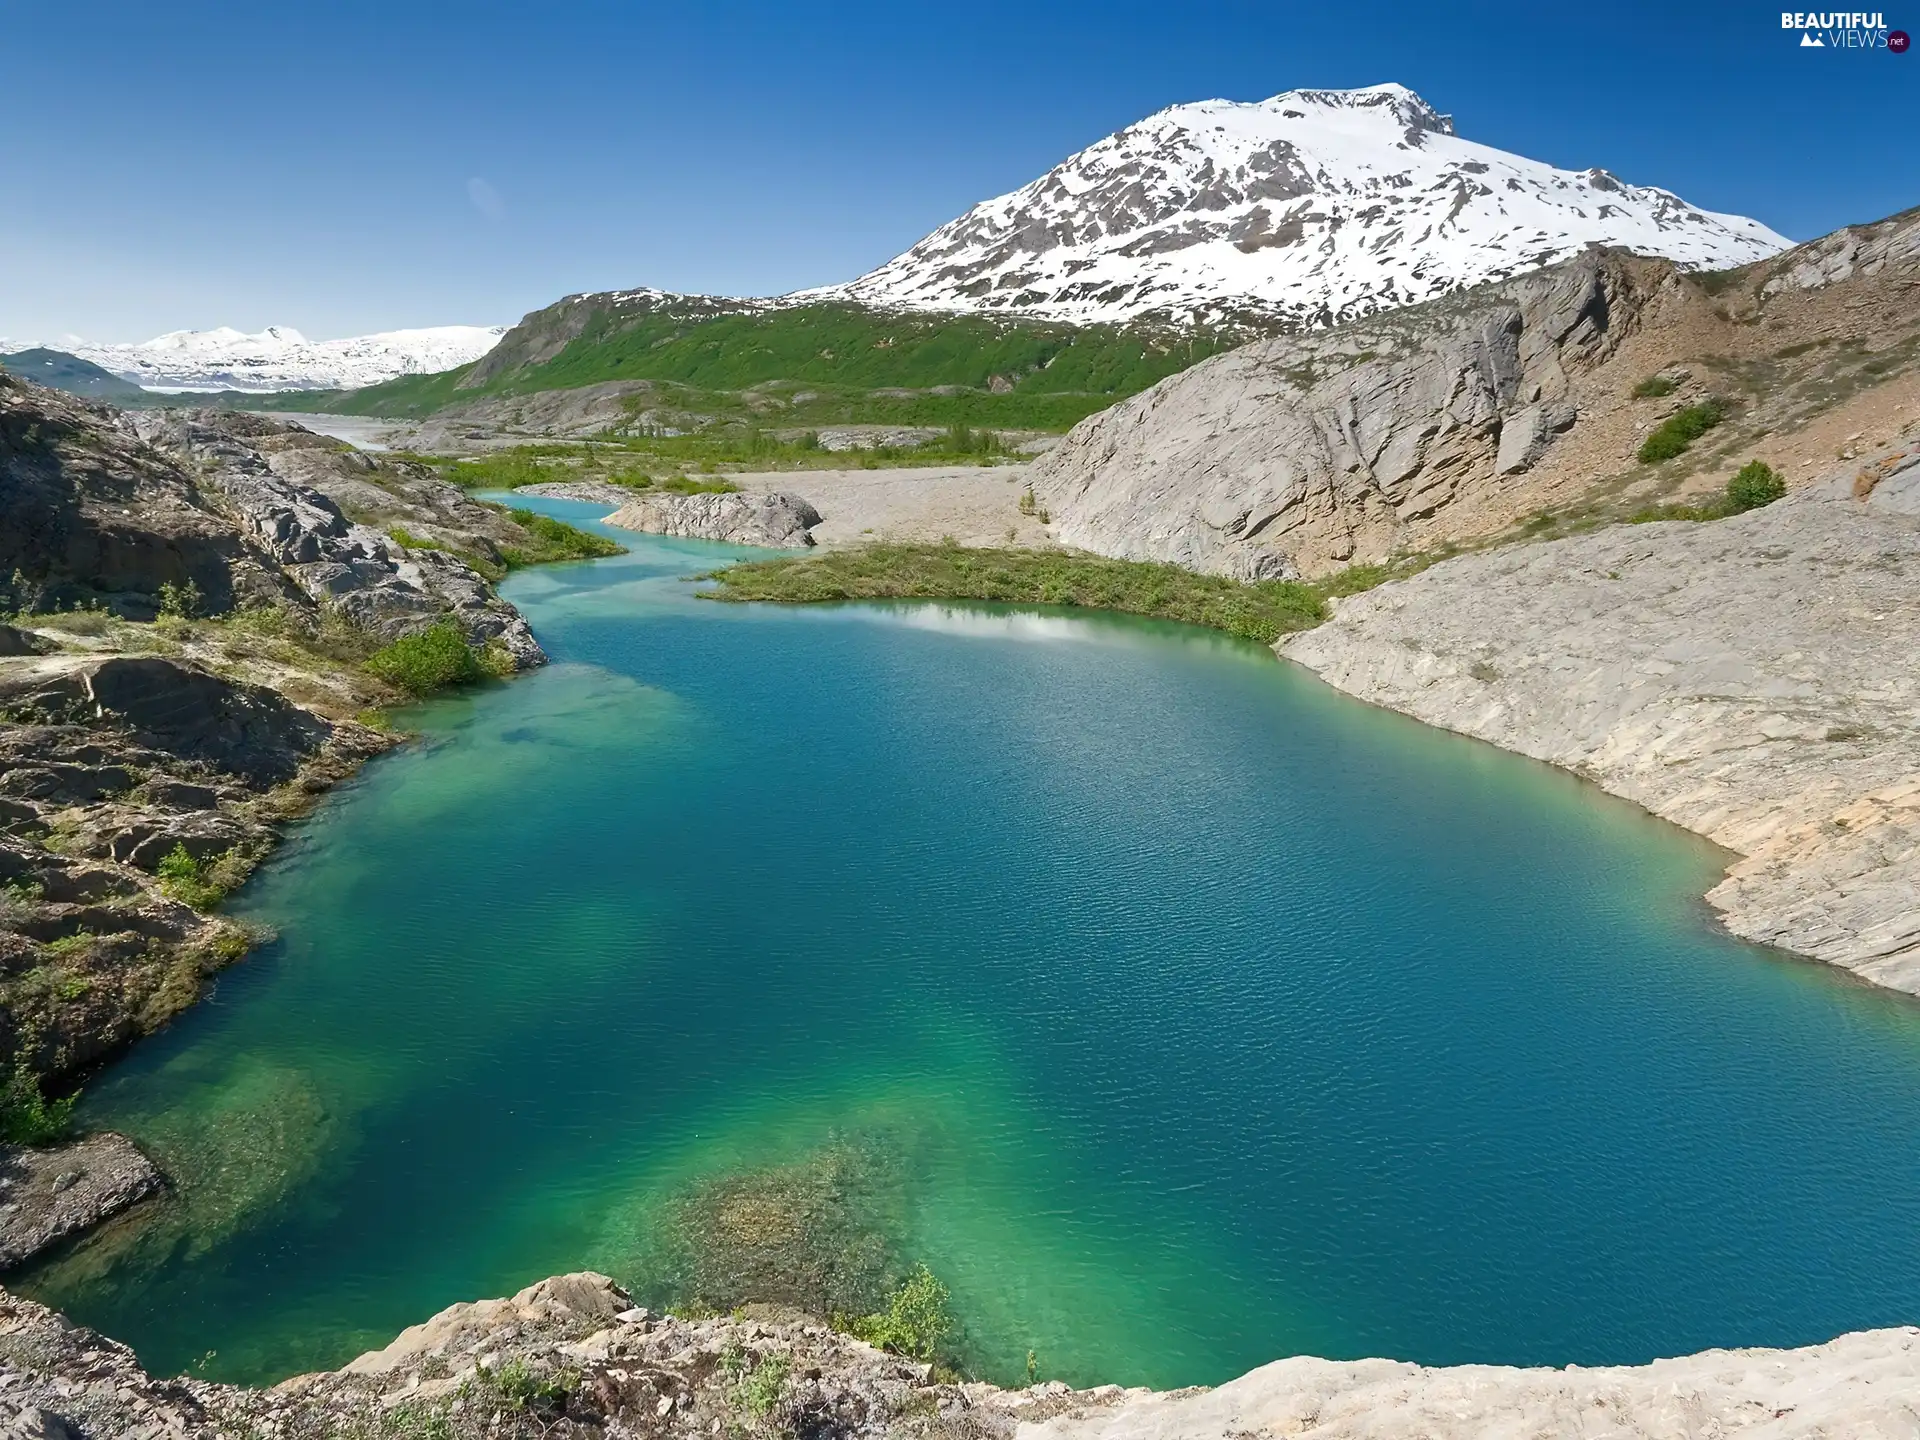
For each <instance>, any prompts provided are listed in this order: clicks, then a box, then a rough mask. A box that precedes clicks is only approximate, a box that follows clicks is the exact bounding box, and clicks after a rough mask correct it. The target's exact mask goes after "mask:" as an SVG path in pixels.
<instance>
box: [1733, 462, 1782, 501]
mask: <svg viewBox="0 0 1920 1440" xmlns="http://www.w3.org/2000/svg"><path fill="white" fill-rule="evenodd" d="M1786 493H1787V482H1786V481H1784V480H1782V479H1781V478H1780V476H1779V473H1778V472H1777V471H1775V470H1774V468H1773V467H1772V466H1771V465H1769V464H1767V463H1766V462H1765V461H1764V460H1749V461H1748V462H1747V463H1746V464H1744V465H1742V466H1741V467H1740V469H1739V471H1738V472H1737V473H1736V474H1735V475H1734V477H1733V478H1732V479H1731V480H1729V481H1727V504H1728V505H1729V506H1730V507H1731V508H1732V509H1733V512H1734V513H1735V514H1738V513H1740V512H1741V511H1743V510H1758V509H1759V508H1760V507H1761V506H1762V505H1771V504H1772V503H1773V502H1774V501H1776V500H1778V499H1779V498H1780V497H1781V496H1782V495H1784V494H1786Z"/></svg>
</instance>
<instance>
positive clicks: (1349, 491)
mask: <svg viewBox="0 0 1920 1440" xmlns="http://www.w3.org/2000/svg"><path fill="white" fill-rule="evenodd" d="M1668 282H1669V276H1668V273H1667V272H1666V271H1664V269H1663V268H1662V267H1657V266H1652V265H1649V264H1647V263H1645V262H1638V261H1634V260H1632V259H1631V258H1629V257H1620V256H1613V255H1608V256H1588V257H1584V258H1582V259H1580V260H1576V261H1572V262H1570V263H1568V264H1566V265H1562V266H1558V267H1556V268H1554V269H1552V270H1549V271H1544V272H1541V273H1540V274H1538V275H1533V276H1529V277H1527V278H1525V279H1522V280H1517V281H1512V282H1509V283H1508V284H1506V285H1503V286H1498V287H1495V288H1493V289H1491V290H1488V291H1483V292H1478V293H1476V294H1474V295H1471V296H1462V297H1455V298H1453V299H1450V300H1446V301H1441V302H1436V303H1435V304H1433V305H1429V306H1424V307H1422V308H1421V309H1420V310H1419V311H1417V312H1404V313H1402V314H1398V315H1389V316H1381V317H1377V318H1375V319H1373V320H1369V321H1364V322H1361V323H1359V324H1355V325H1349V326H1345V327H1343V328H1342V329H1340V330H1339V331H1337V332H1331V333H1324V334H1321V333H1316V334H1310V335H1301V336H1291V337H1284V338H1280V339H1275V340H1270V341H1264V342H1261V343H1258V344H1254V345H1249V346H1245V347H1243V348H1242V349H1239V350H1235V351H1231V352H1229V353H1227V354H1224V355H1216V356H1214V357H1213V358H1211V359H1209V360H1205V361H1202V362H1201V363H1200V364H1198V365H1196V366H1194V367H1193V368H1192V369H1191V370H1187V371H1185V372H1183V373H1181V374H1179V375H1176V376H1173V377H1171V378H1169V379H1167V380H1163V381H1161V382H1160V383H1159V384H1158V385H1155V386H1154V387H1153V388H1152V389H1149V390H1147V391H1145V392H1143V393H1142V394H1140V395H1137V396H1134V397H1133V398H1132V399H1130V400H1126V401H1123V402H1121V403H1120V404H1118V405H1116V406H1114V407H1113V408H1112V409H1111V410H1107V411H1103V412H1102V413H1101V414H1099V415H1095V416H1092V417H1090V418H1089V419H1087V420H1083V421H1082V422H1081V423H1080V424H1079V425H1077V426H1075V427H1074V429H1073V431H1072V433H1071V434H1069V435H1068V436H1067V438H1066V439H1065V440H1064V441H1063V442H1062V443H1061V444H1059V445H1057V446H1055V447H1054V448H1053V449H1052V450H1050V451H1048V452H1047V454H1045V455H1043V456H1041V457H1040V458H1039V459H1038V460H1036V461H1035V462H1034V465H1033V469H1032V471H1031V472H1030V475H1031V479H1032V483H1033V489H1034V493H1035V495H1036V496H1038V497H1039V498H1040V499H1041V501H1042V502H1043V503H1044V504H1045V505H1046V507H1047V508H1048V509H1049V510H1050V511H1051V512H1052V514H1053V518H1054V522H1055V526H1056V534H1057V536H1058V538H1059V539H1060V540H1061V541H1063V542H1064V543H1066V544H1068V545H1076V546H1080V547H1083V548H1085V549H1089V550H1095V551H1098V552H1099V553H1101V554H1103V555H1116V556H1120V557H1123V558H1126V559H1135V560H1168V561H1172V562H1174V563H1176V564H1180V565H1186V566H1190V567H1192V568H1193V569H1196V570H1201V571H1205V572H1208V573H1212V574H1223V575H1233V576H1237V577H1240V578H1247V579H1252V578H1264V577H1269V576H1276V575H1291V574H1307V575H1313V574H1320V573H1324V572H1326V571H1328V570H1331V569H1335V568H1338V567H1339V566H1341V565H1343V564H1346V563H1349V562H1353V561H1369V560H1379V559H1382V558H1384V557H1385V556H1387V555H1388V554H1390V553H1392V552H1393V550H1394V549H1395V548H1397V547H1398V545H1399V544H1400V542H1401V538H1402V535H1403V533H1404V532H1405V530H1406V527H1407V526H1408V525H1409V524H1410V523H1413V522H1416V521H1424V520H1430V519H1431V518H1432V517H1433V516H1435V515H1436V514H1437V513H1439V512H1442V511H1444V510H1445V509H1446V507H1448V506H1449V505H1451V504H1453V503H1454V502H1455V501H1456V500H1457V499H1458V498H1460V497H1461V496H1462V494H1463V492H1465V491H1468V490H1475V489H1478V490H1484V489H1486V488H1487V487H1490V486H1494V485H1497V484H1499V483H1501V481H1502V480H1503V479H1505V478H1508V477H1512V476H1515V475H1519V474H1522V473H1524V472H1525V471H1527V470H1528V469H1530V468H1531V467H1532V466H1533V465H1534V464H1535V463H1536V462H1537V461H1538V460H1539V458H1540V457H1541V456H1542V455H1544V454H1545V453H1546V452H1547V450H1548V449H1549V448H1550V447H1551V446H1552V444H1553V443H1554V441H1555V440H1556V439H1557V438H1558V436H1559V435H1560V434H1562V433H1563V432H1565V431H1566V430H1567V429H1569V428H1570V427H1571V426H1572V424H1573V422H1574V418H1575V412H1574V409H1573V407H1572V406H1571V405H1570V404H1568V403H1567V399H1566V397H1567V393H1568V388H1569V382H1570V378H1571V377H1572V376H1574V375H1576V374H1578V373H1580V372H1582V371H1584V370H1586V369H1589V368H1591V367H1592V366H1594V365H1596V364H1598V363H1599V362H1601V361H1602V360H1604V359H1605V358H1606V357H1607V356H1608V355H1610V354H1611V353H1612V352H1613V350H1614V349H1615V347H1617V346H1618V345H1619V343H1620V342H1621V340H1622V338H1623V337H1624V336H1625V335H1627V334H1631V333H1632V331H1633V329H1634V328H1635V326H1636V324H1637V321H1638V316H1639V314H1640V312H1641V310H1642V309H1643V308H1644V307H1645V306H1646V305H1647V304H1648V303H1650V301H1651V299H1652V297H1653V295H1654V294H1655V293H1656V292H1657V291H1658V290H1659V288H1660V287H1661V286H1662V285H1663V284H1665V283H1668Z"/></svg>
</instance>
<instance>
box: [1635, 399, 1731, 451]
mask: <svg viewBox="0 0 1920 1440" xmlns="http://www.w3.org/2000/svg"><path fill="white" fill-rule="evenodd" d="M1726 418H1727V415H1726V411H1725V410H1724V409H1723V408H1722V407H1721V405H1720V402H1719V401H1718V400H1706V401H1702V402H1701V403H1700V404H1698V405H1682V406H1681V407H1680V408H1679V409H1678V410H1676V411H1674V412H1673V414H1671V415H1669V416H1668V417H1667V418H1666V419H1665V420H1663V421H1661V422H1660V425H1659V427H1658V428H1657V429H1655V430H1654V432H1653V433H1652V434H1651V435H1649V436H1647V438H1646V439H1645V440H1643V441H1641V442H1640V449H1639V452H1638V454H1639V459H1640V463H1641V464H1642V465H1657V464H1659V463H1660V462H1661V461H1662V460H1671V459H1673V458H1674V457H1675V456H1676V455H1684V454H1685V453H1686V451H1687V449H1688V447H1689V446H1691V445H1692V444H1693V442H1694V441H1696V440H1698V439H1699V438H1700V437H1701V436H1702V435H1704V434H1706V433H1707V432H1708V431H1709V430H1711V429H1713V427H1714V426H1716V425H1718V424H1719V423H1720V422H1721V421H1722V420H1724V419H1726Z"/></svg>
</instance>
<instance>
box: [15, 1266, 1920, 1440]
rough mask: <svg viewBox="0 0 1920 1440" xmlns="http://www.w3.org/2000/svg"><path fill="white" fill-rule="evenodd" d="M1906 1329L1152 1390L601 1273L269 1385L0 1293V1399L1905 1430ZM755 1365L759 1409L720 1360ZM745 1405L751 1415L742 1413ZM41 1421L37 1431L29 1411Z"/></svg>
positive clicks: (118, 1419)
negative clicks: (686, 1311) (169, 1361)
mask: <svg viewBox="0 0 1920 1440" xmlns="http://www.w3.org/2000/svg"><path fill="white" fill-rule="evenodd" d="M1917 1362H1920V1329H1914V1328H1911V1327H1909V1328H1904V1329H1889V1330H1867V1331H1860V1332H1858V1333H1855V1334H1851V1335H1843V1336H1841V1337H1840V1338H1839V1339H1837V1340H1832V1341H1829V1342H1828V1343H1826V1344H1823V1345H1812V1346H1808V1347H1806V1348H1804V1349H1797V1350H1709V1351H1705V1352H1703V1353H1701V1354H1698V1355H1689V1356H1685V1357H1682V1358H1679V1359H1672V1360H1657V1361H1655V1362H1653V1363H1652V1364H1650V1365H1638V1366H1613V1367H1607V1368H1599V1369H1582V1368H1580V1367H1577V1366H1569V1367H1567V1368H1566V1369H1564V1370H1553V1369H1528V1370H1523V1369H1515V1368H1512V1367H1507V1366H1500V1365H1462V1366H1454V1367H1438V1368H1428V1367H1425V1366H1419V1365H1409V1364H1404V1363H1401V1362H1397V1361H1392V1360H1358V1361H1329V1360H1316V1359H1312V1358H1307V1357H1300V1358H1296V1359H1289V1360H1281V1361H1277V1362H1275V1363H1274V1364H1271V1365H1267V1366H1263V1367H1262V1368H1260V1369H1258V1370H1254V1371H1252V1372H1250V1373H1249V1374H1247V1375H1244V1376H1242V1377H1240V1378H1239V1379H1237V1380H1233V1381H1230V1382H1229V1383H1227V1384H1225V1385H1222V1386H1220V1387H1219V1388H1217V1389H1192V1390H1179V1391H1172V1392H1168V1393H1164V1394H1156V1393H1154V1392H1152V1391H1147V1390H1123V1389H1121V1388H1120V1387H1119V1386H1117V1385H1104V1386H1099V1387H1097V1388H1094V1389H1089V1390H1075V1389H1072V1388H1071V1387H1069V1386H1067V1385H1065V1384H1063V1383H1061V1382H1059V1381H1048V1382H1045V1383H1042V1384H1038V1385H1033V1386H1029V1387H1027V1388H1026V1389H1022V1390H1006V1389H1002V1388H1000V1387H999V1386H996V1385H990V1384H986V1383H984V1382H979V1381H973V1382H956V1381H954V1380H952V1379H951V1378H941V1377H940V1376H939V1375H937V1374H936V1373H934V1372H933V1369H932V1367H931V1366H929V1365H926V1364H923V1363H921V1362H919V1361H915V1360H909V1359H903V1358H901V1357H899V1356H896V1355H890V1354H884V1353H882V1352H881V1351H878V1350H875V1349H873V1348H872V1347H871V1346H868V1345H866V1344H863V1343H862V1342H860V1341H858V1340H855V1339H853V1338H852V1337H851V1336H848V1335H844V1334H841V1333H839V1332H836V1331H834V1330H832V1329H830V1328H829V1327H828V1326H826V1325H825V1324H823V1323H821V1322H820V1321H819V1320H817V1319H814V1318H812V1317H809V1316H806V1315H803V1314H800V1313H798V1312H795V1311H790V1310H784V1309H781V1308H779V1307H775V1306H748V1307H746V1309H745V1310H744V1311H743V1312H739V1313H737V1314H736V1315H734V1316H732V1317H716V1318H713V1319H708V1320H683V1319H678V1318H675V1317H673V1316H666V1315H654V1314H651V1313H649V1312H648V1311H646V1310H644V1309H640V1308H637V1307H635V1306H634V1305H633V1302H632V1299H631V1297H630V1296H628V1294H627V1293H626V1292H625V1291H623V1290H621V1289H620V1288H619V1287H618V1286H617V1285H615V1284H614V1283H613V1282H612V1281H610V1280H609V1279H607V1277H606V1276H604V1275H595V1274H591V1273H584V1274H577V1275H560V1276H555V1277H554V1278H553V1279H550V1280H542V1281H541V1282H539V1283H538V1284H536V1285H530V1286H528V1287H527V1288H526V1289H525V1290H522V1291H521V1292H520V1293H519V1294H517V1295H514V1296H512V1297H511V1298H508V1299H502V1300H481V1301H475V1302H472V1303H468V1304H460V1305H452V1306H449V1307H448V1308H447V1309H445V1310H443V1311H441V1312H440V1313H439V1314H438V1315H435V1316H433V1317H432V1318H431V1319H429V1320H426V1321H423V1322H422V1323H420V1324H418V1325H415V1326H413V1327H412V1328H411V1329H409V1330H407V1331H406V1332H404V1333H403V1334H402V1335H400V1336H399V1337H398V1338H397V1339H396V1340H394V1341H393V1343H392V1344H390V1345H387V1346H386V1347H384V1348H383V1349H380V1350H375V1351H370V1352H369V1353H367V1354H365V1355H362V1356H361V1357H360V1358H359V1359H357V1360H355V1361H353V1362H352V1363H351V1364H349V1365H347V1366H345V1367H344V1368H342V1369H340V1370H335V1371H331V1372H322V1373H319V1374H312V1375H302V1376H298V1377H296V1378H294V1379H292V1380H288V1381H285V1382H283V1383H282V1384H280V1385H277V1386H275V1387H274V1388H273V1389H271V1390H248V1389H243V1388H240V1387H237V1386H230V1385H218V1384H212V1383H209V1382H207V1381H203V1380H195V1379H192V1378H190V1377H185V1376H183V1377H181V1378H179V1379H175V1380H156V1379H154V1378H152V1377H149V1376H148V1375H147V1374H146V1373H145V1372H144V1371H142V1369H141V1368H140V1365H139V1362H138V1361H137V1360H136V1359H135V1358H134V1356H133V1354H132V1352H130V1351H128V1350H127V1349H126V1348H125V1347H124V1346H121V1345H117V1344H115V1343H114V1342H113V1341H111V1340H107V1339H103V1338H102V1337H100V1336H98V1335H95V1334H94V1333H92V1332H91V1331H88V1330H83V1329H80V1328H79V1327H77V1326H74V1325H72V1324H70V1323H69V1322H68V1321H66V1320H65V1319H63V1318H62V1317H61V1316H59V1315H57V1314H55V1313H54V1312H52V1311H50V1310H48V1309H46V1308H45V1307H43V1306H40V1305H36V1304H34V1303H32V1302H31V1301H27V1300H23V1299H20V1298H19V1297H17V1296H12V1295H8V1294H6V1293H5V1292H0V1397H4V1401H3V1403H4V1404H5V1405H6V1406H7V1407H9V1411H7V1412H0V1424H5V1423H7V1422H6V1420H5V1419H4V1416H5V1414H7V1413H12V1414H14V1415H17V1416H19V1417H20V1418H19V1419H17V1420H15V1421H13V1422H12V1423H13V1424H14V1425H15V1427H16V1429H18V1430H19V1431H20V1433H22V1434H37V1435H53V1436H61V1435H69V1434H85V1435H86V1436H88V1437H90V1440H132V1437H135V1436H139V1437H149V1436H159V1435H185V1436H193V1437H201V1436H205V1437H216V1436H228V1435H251V1434H266V1435H355V1434H363V1433H372V1434H394V1433H406V1434H413V1433H425V1434H436V1435H444V1436H447V1437H449V1440H469V1437H472V1440H478V1437H482V1436H498V1435H534V1434H539V1435H576V1436H585V1435H605V1436H645V1437H649V1440H711V1437H712V1436H714V1435H717V1434H723V1433H740V1432H745V1431H749V1430H750V1431H752V1432H753V1433H763V1434H791V1435H804V1436H809V1437H812V1440H855V1437H860V1440H893V1437H899V1440H909V1437H917V1440H926V1437H928V1436H953V1435H962V1436H968V1437H972V1440H1267V1437H1278V1436H1283V1435H1299V1436H1309V1437H1315V1440H1488V1437H1509V1436H1511V1437H1515V1440H1519V1437H1527V1440H1533V1437H1544V1436H1562V1435H1566V1436H1572V1435H1591V1436H1602V1435H1604V1436H1608V1437H1612V1440H1680V1437H1692V1436H1709V1435H1713V1436H1734V1435H1738V1436H1747V1437H1752V1440H1790V1437H1808V1440H1812V1437H1822V1440H1830V1437H1838V1436H1848V1437H1859V1440H1873V1437H1887V1440H1891V1437H1894V1436H1908V1435H1911V1434H1912V1420H1913V1409H1912V1389H1913V1374H1914V1367H1915V1364H1916V1363H1917ZM509 1363H513V1364H515V1365H517V1366H519V1367H523V1373H524V1374H525V1375H526V1376H528V1377H529V1378H531V1379H533V1380H535V1381H538V1382H543V1386H550V1387H551V1388H542V1389H541V1390H540V1391H539V1392H538V1393H537V1394H533V1395H520V1396H518V1398H513V1397H504V1396H503V1397H500V1398H499V1399H495V1398H493V1397H492V1395H491V1392H490V1389H489V1387H488V1386H487V1385H485V1384H484V1383H480V1384H476V1383H474V1382H475V1381H476V1379H483V1378H484V1377H482V1375H481V1371H482V1367H486V1368H487V1369H489V1370H492V1371H494V1372H496V1373H497V1372H499V1371H501V1370H502V1369H503V1368H504V1367H505V1366H506V1365H507V1364H509ZM769 1364H771V1365H773V1366H775V1367H777V1369H776V1370H775V1371H774V1372H773V1373H776V1374H778V1375H780V1376H781V1377H782V1378H781V1383H780V1384H778V1385H777V1386H771V1387H763V1389H766V1390H768V1391H769V1392H770V1396H771V1398H770V1400H769V1401H768V1402H767V1404H768V1409H767V1411H766V1413H764V1414H754V1413H752V1412H748V1411H746V1410H744V1409H743V1406H742V1399H741V1395H740V1386H739V1383H738V1380H739V1377H744V1376H746V1375H750V1374H753V1373H756V1372H758V1371H759V1370H760V1369H761V1367H763V1366H767V1365H769ZM749 1422H751V1424H750V1423H749ZM28 1427H38V1428H28Z"/></svg>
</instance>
